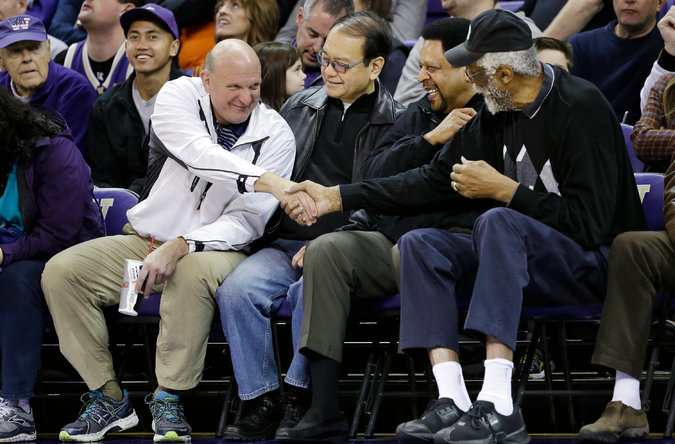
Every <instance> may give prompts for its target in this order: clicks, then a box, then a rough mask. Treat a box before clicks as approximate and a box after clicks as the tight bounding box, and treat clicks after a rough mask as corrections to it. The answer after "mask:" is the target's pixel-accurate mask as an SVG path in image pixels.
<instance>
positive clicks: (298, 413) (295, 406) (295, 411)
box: [284, 398, 305, 421]
mask: <svg viewBox="0 0 675 444" xmlns="http://www.w3.org/2000/svg"><path fill="white" fill-rule="evenodd" d="M304 414H305V409H303V408H302V407H301V406H300V404H299V403H298V401H297V400H296V399H294V398H288V401H287V402H286V406H285V407H284V418H285V419H292V420H294V421H295V420H297V421H300V420H301V419H302V417H303V416H304Z"/></svg>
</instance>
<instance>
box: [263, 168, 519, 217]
mask: <svg viewBox="0 0 675 444" xmlns="http://www.w3.org/2000/svg"><path fill="white" fill-rule="evenodd" d="M450 179H451V180H452V182H451V186H452V188H453V189H454V190H455V191H456V192H457V193H459V194H460V195H462V196H464V197H467V198H469V199H476V198H491V199H495V200H498V201H501V202H504V203H509V202H510V201H511V198H512V197H513V194H514V193H515V191H516V188H517V187H518V183H517V182H516V181H514V180H513V179H510V178H509V177H507V176H504V175H503V174H501V173H499V172H498V171H497V170H495V169H494V168H493V167H492V166H491V165H490V164H489V163H487V162H485V161H483V160H467V159H465V158H464V157H462V158H461V163H457V164H455V165H453V167H452V173H450ZM254 188H255V191H258V192H267V193H271V194H273V195H274V197H276V198H277V199H278V200H279V202H280V204H281V208H283V209H284V211H285V212H286V214H288V215H289V216H290V217H291V219H293V220H294V221H296V222H297V223H298V224H300V225H306V226H309V225H312V224H313V223H315V222H316V221H317V219H318V218H319V217H321V216H323V215H325V214H328V213H332V212H335V211H342V201H341V200H340V192H339V189H338V187H337V186H333V187H324V186H322V185H319V184H318V183H315V182H312V181H309V180H306V181H304V182H301V183H295V182H293V181H290V180H288V179H284V178H283V177H280V176H277V175H276V174H273V173H265V174H263V175H262V176H260V178H259V179H258V180H257V181H256V182H255V184H254Z"/></svg>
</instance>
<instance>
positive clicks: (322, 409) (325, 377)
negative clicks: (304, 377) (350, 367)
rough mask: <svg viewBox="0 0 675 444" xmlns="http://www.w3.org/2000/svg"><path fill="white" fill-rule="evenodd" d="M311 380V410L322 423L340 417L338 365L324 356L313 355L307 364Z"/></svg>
mask: <svg viewBox="0 0 675 444" xmlns="http://www.w3.org/2000/svg"><path fill="white" fill-rule="evenodd" d="M309 371H310V376H311V378H312V407H311V408H312V409H314V410H316V411H317V412H318V413H319V414H320V416H321V417H322V418H323V420H324V421H326V420H331V419H334V418H337V417H338V416H340V399H339V397H338V394H339V382H340V363H339V362H337V361H334V360H333V359H330V358H326V357H325V356H321V355H315V356H314V357H312V359H311V360H310V363H309Z"/></svg>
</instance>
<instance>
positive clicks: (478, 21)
mask: <svg viewBox="0 0 675 444" xmlns="http://www.w3.org/2000/svg"><path fill="white" fill-rule="evenodd" d="M531 47H532V31H530V27H529V26H527V23H525V22H524V21H523V20H521V19H520V18H519V17H517V16H516V15H515V14H513V13H512V12H509V11H506V10H504V9H491V10H489V11H486V12H484V13H482V14H479V15H478V16H477V17H476V18H475V19H474V20H473V21H472V22H471V25H470V26H469V32H468V34H467V35H466V41H465V42H464V43H462V44H461V45H458V46H455V47H454V48H451V49H449V50H447V51H446V52H445V58H446V59H447V60H448V62H450V64H451V65H452V66H467V65H470V64H472V63H473V62H475V61H476V60H478V59H479V58H481V57H483V56H484V55H485V54H487V53H489V52H507V51H523V50H525V49H528V48H531Z"/></svg>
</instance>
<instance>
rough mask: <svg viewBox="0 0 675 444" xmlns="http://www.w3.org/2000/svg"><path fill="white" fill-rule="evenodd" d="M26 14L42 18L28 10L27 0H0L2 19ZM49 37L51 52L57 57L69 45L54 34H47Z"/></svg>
mask: <svg viewBox="0 0 675 444" xmlns="http://www.w3.org/2000/svg"><path fill="white" fill-rule="evenodd" d="M24 14H26V15H30V16H31V17H36V18H38V19H40V17H37V16H36V15H34V14H31V13H28V12H26V0H0V21H2V20H4V19H6V18H8V17H14V16H15V15H24ZM40 21H42V23H43V24H44V25H45V28H48V25H47V24H46V23H45V22H44V21H43V20H42V19H40ZM47 37H48V38H49V45H50V48H51V49H50V54H51V58H52V59H53V58H54V57H56V55H57V54H58V53H60V52H61V51H63V50H64V49H66V48H67V47H68V46H67V45H66V44H65V43H63V42H62V41H61V40H59V39H57V38H56V37H54V36H53V35H47Z"/></svg>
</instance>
